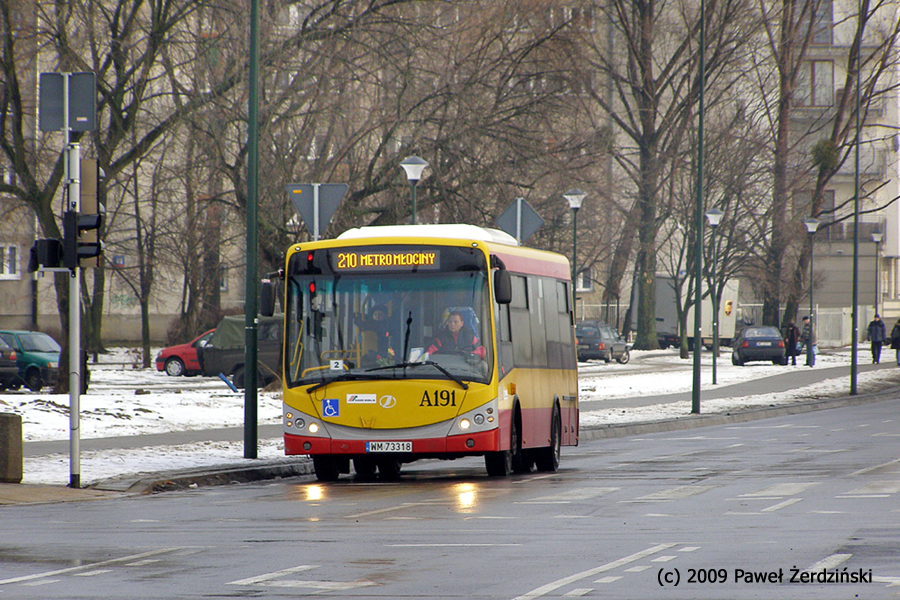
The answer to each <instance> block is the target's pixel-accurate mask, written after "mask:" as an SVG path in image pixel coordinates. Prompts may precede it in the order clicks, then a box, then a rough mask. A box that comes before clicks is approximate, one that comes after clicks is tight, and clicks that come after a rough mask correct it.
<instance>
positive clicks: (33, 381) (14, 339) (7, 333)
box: [0, 329, 62, 392]
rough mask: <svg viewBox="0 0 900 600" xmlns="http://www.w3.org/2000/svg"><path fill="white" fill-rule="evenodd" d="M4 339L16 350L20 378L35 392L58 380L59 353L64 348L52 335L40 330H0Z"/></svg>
mask: <svg viewBox="0 0 900 600" xmlns="http://www.w3.org/2000/svg"><path fill="white" fill-rule="evenodd" d="M0 339H3V341H4V342H6V343H7V344H8V345H9V346H11V347H12V349H13V350H15V351H16V365H17V366H18V368H19V372H18V380H19V382H20V383H24V384H25V385H26V386H27V387H28V389H30V390H31V391H33V392H39V391H40V390H41V388H42V387H44V386H45V385H52V384H54V383H55V382H56V375H57V372H58V369H59V353H60V351H61V350H62V348H60V346H59V344H57V343H56V340H54V339H53V338H52V337H50V336H49V335H47V334H46V333H42V332H40V331H19V330H10V329H6V330H0Z"/></svg>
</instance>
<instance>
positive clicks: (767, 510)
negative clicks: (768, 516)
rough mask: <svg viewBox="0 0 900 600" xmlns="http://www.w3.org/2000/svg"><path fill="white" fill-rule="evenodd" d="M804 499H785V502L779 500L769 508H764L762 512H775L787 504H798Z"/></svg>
mask: <svg viewBox="0 0 900 600" xmlns="http://www.w3.org/2000/svg"><path fill="white" fill-rule="evenodd" d="M801 500H803V498H791V499H789V500H785V501H784V502H779V503H778V504H773V505H772V506H769V507H767V508H764V509H762V512H775V511H776V510H781V509H782V508H785V507H786V506H790V505H791V504H796V503H798V502H800V501H801Z"/></svg>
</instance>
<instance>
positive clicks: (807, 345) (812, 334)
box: [800, 315, 817, 367]
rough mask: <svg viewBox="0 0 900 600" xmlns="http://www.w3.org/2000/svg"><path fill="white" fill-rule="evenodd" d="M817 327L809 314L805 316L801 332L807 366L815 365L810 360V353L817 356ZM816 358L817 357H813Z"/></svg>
mask: <svg viewBox="0 0 900 600" xmlns="http://www.w3.org/2000/svg"><path fill="white" fill-rule="evenodd" d="M816 341H817V340H816V329H815V328H814V327H813V325H812V322H811V321H810V320H809V316H808V315H807V316H805V317H803V329H802V330H801V332H800V342H801V343H802V344H803V348H804V349H805V350H806V366H807V367H811V366H813V365H812V363H811V362H810V360H809V357H810V354H812V355H813V357H815V354H816ZM813 360H815V358H813Z"/></svg>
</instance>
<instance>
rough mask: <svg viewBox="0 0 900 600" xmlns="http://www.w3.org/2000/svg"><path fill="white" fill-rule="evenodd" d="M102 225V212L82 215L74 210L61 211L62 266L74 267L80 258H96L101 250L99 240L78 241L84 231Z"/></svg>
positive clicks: (79, 262) (77, 264)
mask: <svg viewBox="0 0 900 600" xmlns="http://www.w3.org/2000/svg"><path fill="white" fill-rule="evenodd" d="M102 225H103V213H102V211H101V212H100V213H98V214H92V215H83V214H80V213H78V212H75V211H74V210H67V211H66V212H65V213H63V248H62V255H63V266H64V267H66V268H67V269H74V268H75V267H77V266H79V265H80V264H81V261H82V260H86V259H89V258H96V257H98V256H100V254H101V253H102V252H103V246H102V244H101V242H99V241H98V242H82V241H79V240H80V238H81V236H82V234H83V233H84V232H86V231H94V230H97V231H98V235H99V229H100V227H101V226H102Z"/></svg>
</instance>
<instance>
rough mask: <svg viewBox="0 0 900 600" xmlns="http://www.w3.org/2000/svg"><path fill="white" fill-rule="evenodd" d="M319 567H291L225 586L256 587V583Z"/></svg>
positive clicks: (232, 582)
mask: <svg viewBox="0 0 900 600" xmlns="http://www.w3.org/2000/svg"><path fill="white" fill-rule="evenodd" d="M318 567H319V565H300V566H299V567H291V568H290V569H282V570H280V571H275V572H274V573H266V574H265V575H258V576H256V577H248V578H247V579H239V580H237V581H231V582H229V583H228V584H227V585H256V584H258V583H263V582H266V581H270V580H272V579H276V578H278V577H281V576H282V575H293V574H294V573H301V572H303V571H309V570H310V569H316V568H318Z"/></svg>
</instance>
